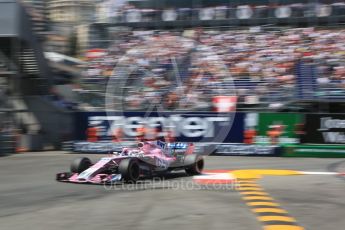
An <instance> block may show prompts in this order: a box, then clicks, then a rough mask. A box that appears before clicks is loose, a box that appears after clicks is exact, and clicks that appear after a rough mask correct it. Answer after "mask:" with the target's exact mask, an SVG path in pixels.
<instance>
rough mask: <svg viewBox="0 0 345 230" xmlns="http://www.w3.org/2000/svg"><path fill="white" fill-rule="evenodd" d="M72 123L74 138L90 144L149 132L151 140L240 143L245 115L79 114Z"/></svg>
mask: <svg viewBox="0 0 345 230" xmlns="http://www.w3.org/2000/svg"><path fill="white" fill-rule="evenodd" d="M75 124H76V129H75V139H76V140H88V141H93V142H96V141H104V140H111V139H114V136H117V138H118V139H119V141H124V140H135V138H137V137H138V135H140V133H141V132H145V134H147V133H149V132H147V131H148V130H149V131H150V132H151V133H150V135H151V138H154V136H155V137H157V138H161V137H164V138H166V137H167V136H170V137H171V138H172V139H173V141H178V142H218V143H222V142H225V143H230V142H232V143H242V142H243V128H244V114H243V113H211V112H186V113H176V112H159V113H158V112H152V113H149V114H147V113H145V112H113V113H111V114H109V113H108V114H107V113H105V112H78V113H76V117H75ZM144 130H145V131H144ZM152 132H155V133H154V134H153V133H152ZM115 141H116V140H115Z"/></svg>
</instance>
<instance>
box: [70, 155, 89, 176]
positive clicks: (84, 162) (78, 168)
mask: <svg viewBox="0 0 345 230" xmlns="http://www.w3.org/2000/svg"><path fill="white" fill-rule="evenodd" d="M91 165H92V162H91V160H90V159H89V158H87V157H79V158H76V159H74V160H73V161H72V164H71V172H72V173H78V174H80V173H82V172H83V171H85V170H86V169H88V168H90V166H91Z"/></svg>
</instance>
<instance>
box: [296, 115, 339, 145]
mask: <svg viewBox="0 0 345 230" xmlns="http://www.w3.org/2000/svg"><path fill="white" fill-rule="evenodd" d="M305 132H306V134H305V135H304V136H303V139H302V142H303V143H315V144H345V115H344V114H307V115H306V124H305Z"/></svg>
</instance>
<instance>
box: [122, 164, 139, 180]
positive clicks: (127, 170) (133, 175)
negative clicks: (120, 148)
mask: <svg viewBox="0 0 345 230" xmlns="http://www.w3.org/2000/svg"><path fill="white" fill-rule="evenodd" d="M119 173H120V174H121V176H122V178H123V179H124V181H125V182H129V183H130V182H131V183H135V182H136V181H137V180H139V177H140V167H139V163H138V161H137V160H136V159H133V158H127V159H123V160H122V161H121V162H120V164H119Z"/></svg>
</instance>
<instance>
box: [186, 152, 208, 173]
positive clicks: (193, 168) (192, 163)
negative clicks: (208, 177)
mask: <svg viewBox="0 0 345 230" xmlns="http://www.w3.org/2000/svg"><path fill="white" fill-rule="evenodd" d="M184 167H185V171H186V173H187V174H188V175H198V174H201V173H202V170H203V169H204V158H203V157H202V156H199V155H197V154H191V155H187V156H186V157H185V158H184Z"/></svg>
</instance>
